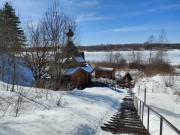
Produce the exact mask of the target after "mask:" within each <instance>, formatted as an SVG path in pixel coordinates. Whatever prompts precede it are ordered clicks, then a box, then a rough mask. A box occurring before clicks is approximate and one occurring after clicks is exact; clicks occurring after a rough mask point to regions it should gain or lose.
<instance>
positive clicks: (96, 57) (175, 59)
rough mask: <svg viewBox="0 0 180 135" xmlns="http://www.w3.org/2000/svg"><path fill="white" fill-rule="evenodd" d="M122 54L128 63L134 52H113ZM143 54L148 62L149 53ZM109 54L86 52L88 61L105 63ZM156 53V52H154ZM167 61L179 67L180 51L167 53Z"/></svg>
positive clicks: (144, 52)
mask: <svg viewBox="0 0 180 135" xmlns="http://www.w3.org/2000/svg"><path fill="white" fill-rule="evenodd" d="M117 52H120V54H122V55H123V57H124V58H125V59H126V60H127V61H128V59H129V54H130V53H131V52H132V51H113V53H117ZM141 52H142V54H143V60H144V61H147V58H148V56H149V51H141ZM108 53H109V52H85V58H86V61H103V60H106V59H107V54H108ZM153 53H155V51H153ZM167 59H168V61H169V62H170V64H171V65H178V64H180V50H170V51H167Z"/></svg>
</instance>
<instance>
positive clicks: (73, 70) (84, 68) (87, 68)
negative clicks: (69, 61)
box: [66, 64, 94, 75]
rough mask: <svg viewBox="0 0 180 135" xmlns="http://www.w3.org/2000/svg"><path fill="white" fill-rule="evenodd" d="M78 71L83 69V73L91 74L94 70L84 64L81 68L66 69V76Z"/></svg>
mask: <svg viewBox="0 0 180 135" xmlns="http://www.w3.org/2000/svg"><path fill="white" fill-rule="evenodd" d="M79 69H83V70H84V71H86V72H88V73H92V72H93V71H94V69H93V68H92V67H91V66H90V65H89V64H86V65H85V66H82V67H75V68H70V69H67V70H66V75H72V74H74V73H75V72H76V71H77V70H79Z"/></svg>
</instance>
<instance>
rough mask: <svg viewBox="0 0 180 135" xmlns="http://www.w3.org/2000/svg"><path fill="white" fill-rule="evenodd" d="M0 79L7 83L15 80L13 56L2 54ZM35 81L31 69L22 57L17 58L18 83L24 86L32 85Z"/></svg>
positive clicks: (0, 58)
mask: <svg viewBox="0 0 180 135" xmlns="http://www.w3.org/2000/svg"><path fill="white" fill-rule="evenodd" d="M0 68H1V71H0V80H1V81H4V82H6V83H12V81H13V79H12V78H13V72H14V71H13V63H12V58H11V57H9V56H7V55H1V56H0ZM3 70H4V71H3ZM33 82H34V79H33V75H32V72H31V70H30V69H29V68H28V67H27V66H26V65H25V64H24V61H23V60H22V59H17V60H16V84H18V85H23V86H32V84H33Z"/></svg>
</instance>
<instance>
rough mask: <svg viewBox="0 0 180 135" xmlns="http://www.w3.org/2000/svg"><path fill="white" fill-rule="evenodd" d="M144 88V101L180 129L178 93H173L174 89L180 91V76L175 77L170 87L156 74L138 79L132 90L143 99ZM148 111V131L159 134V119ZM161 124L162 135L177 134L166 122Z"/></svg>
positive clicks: (179, 96)
mask: <svg viewBox="0 0 180 135" xmlns="http://www.w3.org/2000/svg"><path fill="white" fill-rule="evenodd" d="M167 78H168V77H167ZM145 88H146V90H147V92H146V93H147V96H146V97H147V98H146V103H147V104H148V105H149V106H150V107H152V108H153V109H154V110H155V111H157V112H158V113H160V114H161V115H162V116H163V117H165V118H166V119H167V120H168V121H170V122H171V123H172V124H173V125H174V126H175V127H177V128H178V129H179V130H180V95H175V94H174V92H175V91H179V92H180V89H179V88H180V77H179V76H178V77H175V83H174V85H173V86H172V87H166V86H165V84H164V77H162V76H158V75H157V76H154V77H152V78H143V79H141V80H139V81H138V82H137V83H136V87H135V88H134V92H135V93H136V96H138V97H139V98H140V99H141V100H142V101H144V90H145ZM138 90H139V92H138ZM150 113H151V114H150V131H151V133H153V134H154V135H156V134H157V135H159V122H160V119H159V117H157V116H156V115H155V114H154V113H153V112H150ZM144 124H145V126H146V125H147V108H146V109H145V117H144ZM163 125H164V128H163V135H176V134H177V133H175V132H173V130H172V129H171V128H170V127H168V126H167V124H165V123H163Z"/></svg>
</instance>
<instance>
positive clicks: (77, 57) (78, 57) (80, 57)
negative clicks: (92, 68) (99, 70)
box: [73, 56, 86, 62]
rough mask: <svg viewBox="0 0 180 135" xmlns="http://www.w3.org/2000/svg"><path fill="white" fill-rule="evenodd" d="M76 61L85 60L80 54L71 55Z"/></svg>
mask: <svg viewBox="0 0 180 135" xmlns="http://www.w3.org/2000/svg"><path fill="white" fill-rule="evenodd" d="M73 58H74V59H75V61H76V62H86V61H85V60H84V58H83V57H82V56H73Z"/></svg>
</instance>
